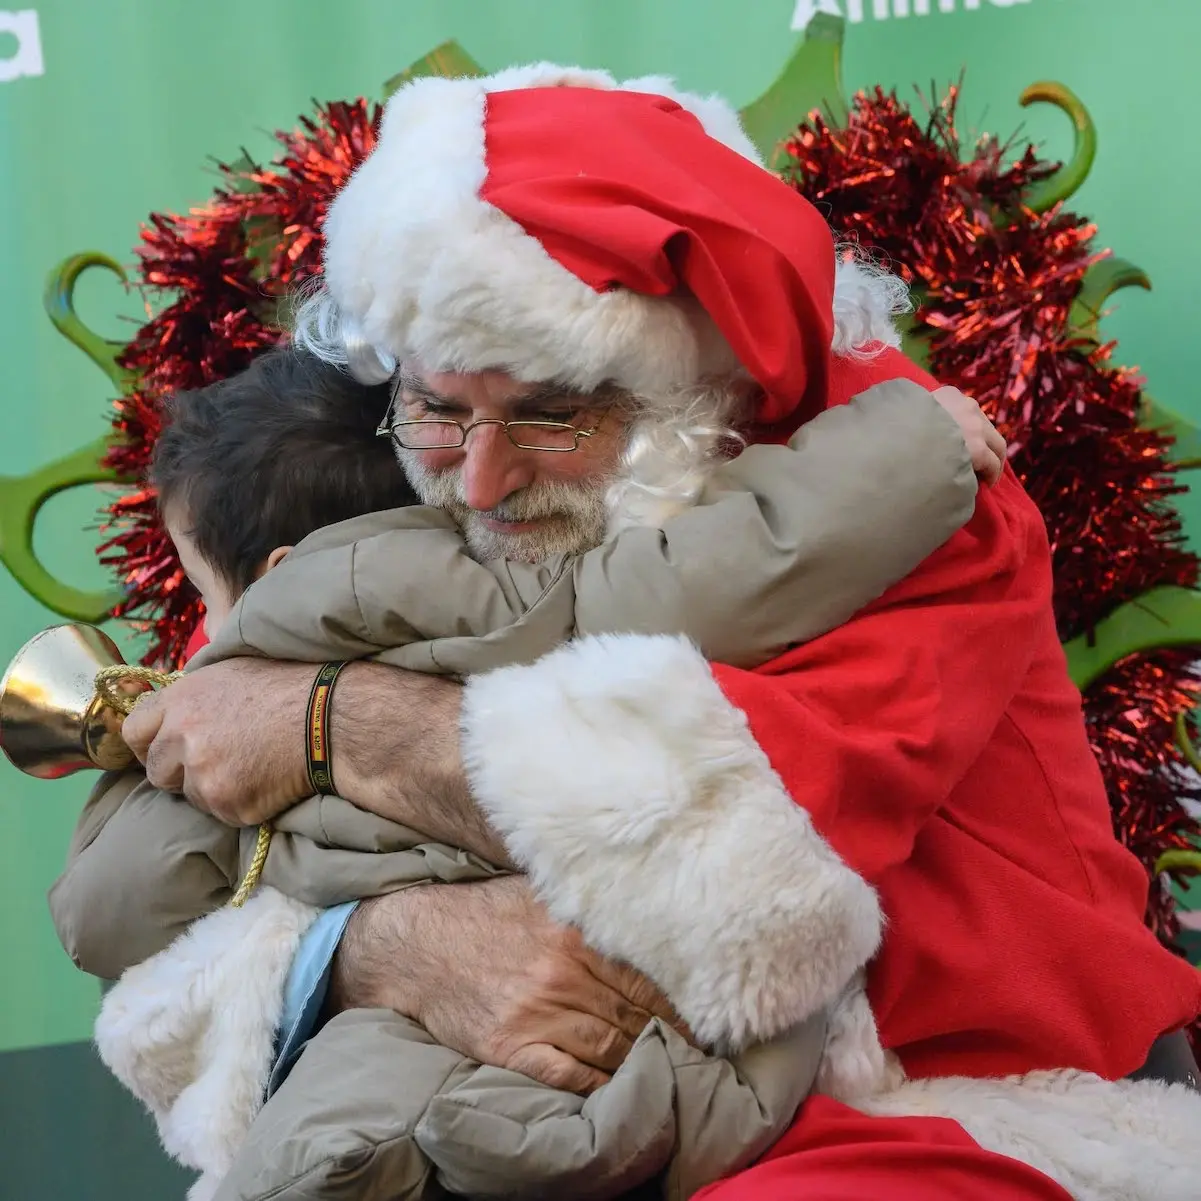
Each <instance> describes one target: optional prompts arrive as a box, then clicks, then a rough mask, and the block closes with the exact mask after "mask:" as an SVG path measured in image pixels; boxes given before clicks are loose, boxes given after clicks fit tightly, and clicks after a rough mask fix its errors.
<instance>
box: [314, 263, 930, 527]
mask: <svg viewBox="0 0 1201 1201" xmlns="http://www.w3.org/2000/svg"><path fill="white" fill-rule="evenodd" d="M837 255H838V263H837V267H836V274H835V288H834V336H833V339H832V341H831V349H832V350H833V352H834V353H835V354H836V355H842V356H848V357H854V358H871V357H874V356H875V355H877V354H879V353H880V352H881V351H882V350H883V349H885V348H886V347H895V346H899V345H900V342H901V339H900V334H899V333H898V332H897V328H896V318H897V317H898V316H899V315H901V314H902V313H906V312H909V311H910V308H911V307H912V306H911V304H910V300H909V289H908V287H907V286H906V284H905V281H904V280H902V279H900V278H899V277H898V276H896V275H894V274H892V273H891V272H889V271H888V270H887V269H886V267H884V266H882V265H881V264H880V263H878V262H876V261H874V260H873V259H872V258H871V257H870V256H869V255H868V254H867V253H866V252H864V251H863V250H862V249H861V248H860V247H859V246H858V245H857V244H856V243H855V242H853V241H844V242H841V243H839V245H838V248H837ZM292 339H293V342H294V344H295V345H297V346H299V347H302V348H303V349H304V350H306V351H308V352H309V353H310V354H313V355H316V356H317V357H318V358H320V359H322V360H323V361H325V362H327V363H331V364H334V365H336V366H338V367H340V368H342V369H343V370H345V371H347V372H349V374H351V375H352V376H354V378H355V379H357V380H359V381H360V382H361V383H365V384H378V383H383V382H385V381H386V380H388V379H390V378H391V377H392V376H393V375H394V374H395V372H396V368H397V366H398V363H399V356H398V354H397V353H396V352H395V351H394V350H392V349H391V348H381V347H378V346H374V345H372V344H371V343H369V342H368V341H367V339H366V338H364V337H363V335H362V333H361V332H360V331H359V329H358V328H357V325H356V323H355V322H354V321H353V320H352V319H351V318H350V317H348V316H347V315H346V314H344V313H343V312H342V310H341V309H340V308H339V306H338V304H337V302H336V301H335V300H334V298H333V296H332V295H331V294H330V292H329V290H328V289H327V288H326V287H325V285H324V284H323V283H322V282H321V281H320V280H319V279H317V280H313V281H311V282H310V283H309V285H308V286H306V287H305V288H304V289H303V290H302V291H301V292H300V293H298V295H297V298H296V305H295V309H294V315H293V334H292ZM498 369H499V368H498ZM753 389H754V385H753V384H752V382H751V381H750V380H749V378H748V377H747V376H746V375H745V373H742V374H739V375H736V376H734V377H731V378H726V379H719V380H710V381H704V382H701V383H699V384H693V385H689V386H687V387H684V388H681V389H679V390H678V391H673V392H670V393H666V394H662V395H655V396H648V395H638V396H636V397H634V398H633V402H632V403H633V408H634V412H635V417H634V420H633V422H632V425H631V428H630V435H629V438H628V441H627V444H626V449H625V452H624V455H623V458H622V466H621V470H620V473H619V475H618V477H617V479H616V480H615V481H614V483H613V485H612V486H611V488H610V491H609V505H610V511H611V513H612V518H611V522H610V528H611V530H613V531H616V530H619V529H623V528H626V527H628V526H631V525H658V524H660V523H661V522H662V521H663V520H665V519H666V518H667V517H669V516H671V515H672V514H673V513H678V512H680V511H681V510H683V509H686V508H688V507H690V506H691V505H693V504H695V503H696V502H697V500H698V499H699V497H700V495H701V492H702V491H703V489H704V486H705V482H706V480H707V478H708V476H709V473H710V471H711V469H712V467H713V465H714V464H715V463H717V462H719V461H720V460H721V458H722V457H723V456H724V455H725V454H726V453H728V451H729V449H730V447H731V446H734V445H738V444H739V443H740V442H741V441H742V439H741V438H740V436H739V435H738V433H737V432H736V430H737V426H738V424H739V423H740V422H741V420H742V419H744V418H745V417H746V416H747V415H748V413H749V403H750V400H751V397H752V395H753Z"/></svg>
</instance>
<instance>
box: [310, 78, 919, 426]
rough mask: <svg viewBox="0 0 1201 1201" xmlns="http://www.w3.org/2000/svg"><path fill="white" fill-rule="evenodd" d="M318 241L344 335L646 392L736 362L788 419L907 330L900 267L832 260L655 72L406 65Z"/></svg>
mask: <svg viewBox="0 0 1201 1201" xmlns="http://www.w3.org/2000/svg"><path fill="white" fill-rule="evenodd" d="M325 236H326V250H325V286H326V289H327V297H326V299H327V301H328V302H332V310H333V312H334V313H336V322H335V324H336V326H337V336H338V338H340V339H341V341H342V343H343V345H344V346H349V345H352V344H353V345H357V346H359V347H362V346H363V345H364V344H365V346H366V347H369V348H370V349H371V350H372V351H374V352H375V355H376V356H378V357H379V358H380V359H382V360H383V362H384V363H391V362H394V361H396V360H399V359H402V358H406V357H414V358H416V359H418V360H420V362H421V363H422V365H423V366H424V367H426V368H428V369H431V370H440V371H484V370H504V371H507V372H509V373H510V374H511V375H513V376H514V377H516V378H518V379H521V380H529V381H549V380H555V381H559V382H562V383H564V384H566V385H569V386H571V387H573V388H577V389H580V390H591V389H593V388H595V387H597V386H598V385H600V384H602V383H610V384H616V385H618V386H620V387H623V388H626V389H628V390H630V391H631V392H632V393H634V394H635V395H637V396H642V397H646V398H649V400H650V401H651V403H653V398H654V397H655V396H656V395H662V394H664V393H670V392H673V391H676V390H678V389H680V388H682V387H688V386H690V385H693V384H696V383H698V382H700V381H702V380H704V379H706V378H712V377H715V376H721V375H730V374H732V373H735V372H737V371H738V370H739V369H742V370H744V371H745V372H746V373H747V374H748V375H749V376H750V377H751V378H753V379H754V380H755V381H756V382H757V383H758V384H759V385H760V386H761V388H762V401H761V403H760V406H759V410H758V412H757V413H756V414H755V417H756V419H757V420H758V421H759V422H762V423H776V422H779V421H785V420H789V419H790V418H791V419H792V420H795V419H796V418H797V417H798V416H801V415H809V414H811V413H812V412H815V411H817V410H819V409H820V408H821V407H824V401H823V400H822V396H823V393H824V386H825V380H826V377H827V375H828V371H829V357H830V355H831V353H838V352H849V351H852V350H854V349H855V348H857V347H862V346H865V345H867V344H869V343H873V342H875V343H879V342H884V343H888V344H893V345H895V344H896V335H895V333H894V330H893V324H892V315H893V313H894V312H895V311H896V309H897V308H898V292H899V291H900V292H901V293H902V294H903V289H899V281H895V280H892V279H890V278H888V277H884V276H882V275H881V274H880V273H878V272H875V271H873V270H872V269H871V268H870V267H864V266H863V265H861V264H860V263H858V262H841V263H840V262H838V261H837V256H836V252H835V245H834V240H833V237H832V235H831V232H830V230H829V228H828V226H827V225H826V222H825V221H824V220H823V219H822V217H821V215H820V214H819V213H818V212H817V210H816V209H815V208H814V207H813V206H812V205H811V204H810V203H809V202H808V201H807V200H805V199H804V198H803V197H801V196H800V195H798V194H797V193H796V192H795V191H794V190H793V189H792V188H790V187H789V186H788V185H787V184H785V183H783V182H782V181H781V180H780V179H778V178H777V177H776V176H775V175H773V174H772V173H771V172H770V171H768V170H767V169H766V168H765V167H764V165H763V163H762V161H761V159H760V157H759V155H758V154H757V152H756V150H755V148H754V147H753V146H752V144H751V142H750V140H749V139H748V138H747V136H746V134H745V133H744V132H743V130H742V127H741V125H740V123H739V120H738V117H737V115H736V114H735V112H734V111H733V109H731V108H730V106H729V105H727V104H726V103H725V102H724V101H722V100H720V99H717V98H702V97H699V96H694V95H690V94H688V93H685V92H680V91H677V90H676V89H675V88H674V87H673V86H672V85H671V83H670V82H669V81H667V80H665V79H661V78H647V79H635V80H629V81H627V82H625V83H621V84H618V83H617V82H615V81H614V80H613V78H612V77H611V76H609V75H608V74H606V73H604V72H598V71H584V70H580V69H577V68H564V67H555V66H551V65H547V64H542V65H538V66H533V67H522V68H514V69H511V70H508V71H503V72H500V73H498V74H496V75H493V76H490V77H487V78H483V79H454V80H448V79H438V78H426V79H419V80H416V81H414V82H412V83H410V84H408V85H407V86H405V87H404V88H402V89H401V90H400V91H398V92H397V93H396V94H395V95H394V96H393V97H392V99H391V100H390V101H389V102H388V105H387V109H386V111H385V114H384V118H383V124H382V128H381V132H380V137H379V141H378V144H377V146H376V148H375V150H374V151H373V152H372V154H371V155H370V156H369V157H368V159H367V160H366V161H365V162H364V163H363V164H362V166H361V167H360V168H359V169H358V170H357V171H356V172H355V174H354V175H353V176H352V178H351V179H350V180H349V182H348V183H347V184H346V186H345V187H344V188H343V190H342V191H341V192H340V193H339V195H338V196H337V197H336V198H335V200H334V202H333V204H332V205H331V207H330V210H329V214H328V217H327V219H326V224H325ZM323 325H324V326H325V328H326V330H327V332H328V330H329V327H330V318H329V315H328V314H326V317H325V318H324V319H323ZM804 410H808V411H809V412H808V413H803V411H804Z"/></svg>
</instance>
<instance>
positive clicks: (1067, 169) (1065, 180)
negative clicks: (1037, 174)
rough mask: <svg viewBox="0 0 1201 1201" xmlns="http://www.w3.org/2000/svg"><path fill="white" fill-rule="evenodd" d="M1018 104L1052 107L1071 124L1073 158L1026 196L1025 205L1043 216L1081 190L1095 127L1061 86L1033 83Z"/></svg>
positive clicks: (1093, 152)
mask: <svg viewBox="0 0 1201 1201" xmlns="http://www.w3.org/2000/svg"><path fill="white" fill-rule="evenodd" d="M1019 102H1020V104H1021V105H1022V107H1023V108H1028V107H1029V106H1030V105H1031V104H1053V105H1054V106H1055V107H1056V108H1058V109H1061V110H1062V111H1063V112H1065V113H1066V114H1067V115H1068V117H1070V118H1071V121H1072V129H1073V131H1074V132H1075V144H1074V145H1073V147H1072V156H1071V158H1069V159H1068V160H1067V162H1065V163H1064V164H1063V166H1062V167H1060V168H1059V170H1058V171H1056V172H1055V174H1054V175H1051V176H1048V177H1047V178H1046V179H1044V180H1042V182H1040V183H1038V184H1036V185H1035V186H1034V187H1032V188H1031V189H1030V191H1029V192H1028V193H1027V194H1026V204H1027V206H1028V207H1029V208H1031V209H1033V210H1034V211H1035V212H1036V213H1045V212H1046V211H1047V210H1048V209H1050V208H1054V207H1055V205H1057V204H1059V203H1060V202H1061V201H1063V200H1066V199H1067V198H1068V197H1069V196H1073V195H1075V193H1076V192H1078V191H1079V190H1080V185H1081V184H1083V183H1084V181H1085V180H1086V179H1087V178H1088V173H1089V172H1090V171H1091V170H1092V169H1093V161H1094V160H1095V159H1096V157H1097V127H1096V126H1095V125H1094V124H1093V119H1092V117H1091V116H1090V115H1089V112H1088V109H1087V108H1085V107H1084V104H1083V102H1082V101H1081V100H1080V97H1079V96H1077V95H1076V93H1075V92H1073V91H1072V89H1071V88H1069V87H1066V86H1065V85H1064V84H1062V83H1050V82H1045V81H1044V82H1042V83H1032V84H1031V85H1030V86H1029V87H1028V88H1027V89H1026V90H1025V91H1024V92H1023V93H1022V95H1021V97H1020V100H1019Z"/></svg>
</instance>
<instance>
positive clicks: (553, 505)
mask: <svg viewBox="0 0 1201 1201" xmlns="http://www.w3.org/2000/svg"><path fill="white" fill-rule="evenodd" d="M396 453H397V457H398V458H399V459H400V465H401V467H402V468H403V469H404V473H405V475H407V476H408V477H409V483H411V484H412V485H413V490H414V491H415V492H416V493H417V495H418V497H420V499H421V502H422V504H426V505H432V506H433V507H435V508H438V509H444V510H445V511H446V512H447V513H449V514H450V515H451V517H453V518H454V519H455V521H456V523H457V524H458V526H459V528H460V529H461V530H462V531H463V537H464V539H465V540H466V542H467V546H468V548H469V549H470V550H471V553H472V555H473V557H474V558H476V559H478V560H480V561H481V562H487V561H489V560H492V559H516V560H519V561H521V562H525V563H536V562H539V561H541V560H542V559H550V558H553V557H554V556H555V555H573V554H579V553H581V552H582V551H586V550H591V549H592V548H593V547H594V546H599V545H600V544H601V543H602V542H603V541H604V539H605V530H606V526H607V523H608V516H609V514H608V507H607V505H606V496H607V493H608V489H609V482H608V481H607V480H598V479H596V478H593V479H585V480H581V481H579V482H578V483H571V484H568V483H564V482H563V481H561V480H545V481H543V482H541V483H537V484H531V485H530V486H529V487H528V488H522V489H520V490H519V491H517V492H514V493H513V494H512V495H511V496H508V497H506V499H505V500H504V501H502V502H501V503H500V504H499V505H497V506H496V507H495V508H493V509H489V510H488V511H487V512H480V511H479V510H478V509H473V508H471V506H470V505H468V504H467V502H466V500H465V499H464V496H463V478H462V474H461V472H460V471H458V470H457V469H456V470H448V471H430V470H429V468H428V467H426V466H425V464H424V463H422V462H421V458H420V455H421V452H420V451H412V450H405V449H403V448H398V449H397V452H396ZM488 518H491V519H492V520H494V521H536V522H538V525H537V527H536V528H535V529H532V530H522V531H518V532H516V533H512V534H504V533H499V532H498V531H496V530H493V529H490V528H489V527H488V526H487V525H486V524H485V521H486V520H487V519H488Z"/></svg>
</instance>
